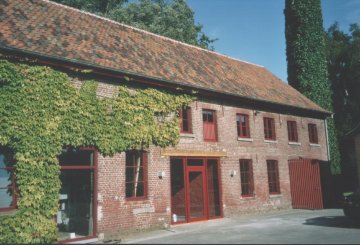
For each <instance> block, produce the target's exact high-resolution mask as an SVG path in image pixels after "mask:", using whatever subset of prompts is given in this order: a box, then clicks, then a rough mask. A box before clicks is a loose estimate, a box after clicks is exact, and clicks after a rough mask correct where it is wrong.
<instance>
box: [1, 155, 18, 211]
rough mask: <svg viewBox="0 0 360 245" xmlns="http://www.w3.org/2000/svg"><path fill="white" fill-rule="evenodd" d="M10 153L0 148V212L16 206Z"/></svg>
mask: <svg viewBox="0 0 360 245" xmlns="http://www.w3.org/2000/svg"><path fill="white" fill-rule="evenodd" d="M13 171H14V168H13V160H12V159H11V154H10V153H9V152H8V151H6V150H5V149H1V148H0V212H2V211H8V210H11V209H15V208H16V194H15V176H14V172H13Z"/></svg>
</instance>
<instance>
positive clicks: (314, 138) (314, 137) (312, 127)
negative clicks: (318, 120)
mask: <svg viewBox="0 0 360 245" xmlns="http://www.w3.org/2000/svg"><path fill="white" fill-rule="evenodd" d="M308 130H309V141H310V143H313V144H318V143H319V141H318V134H317V128H316V124H311V123H309V125H308Z"/></svg>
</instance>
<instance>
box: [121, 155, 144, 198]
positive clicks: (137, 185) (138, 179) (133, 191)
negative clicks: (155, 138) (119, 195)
mask: <svg viewBox="0 0 360 245" xmlns="http://www.w3.org/2000/svg"><path fill="white" fill-rule="evenodd" d="M146 165H147V155H146V152H144V151H127V152H126V177H125V178H126V180H125V183H126V198H134V199H136V198H146V196H147V193H146V192H147V190H146V188H147V186H146V185H147V178H146V176H147V175H146V167H147V166H146Z"/></svg>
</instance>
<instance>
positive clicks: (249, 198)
mask: <svg viewBox="0 0 360 245" xmlns="http://www.w3.org/2000/svg"><path fill="white" fill-rule="evenodd" d="M240 199H241V200H253V199H255V194H254V195H244V196H241V198H240Z"/></svg>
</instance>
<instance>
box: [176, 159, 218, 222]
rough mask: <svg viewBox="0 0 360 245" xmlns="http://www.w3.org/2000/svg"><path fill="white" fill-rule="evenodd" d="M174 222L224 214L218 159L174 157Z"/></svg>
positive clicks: (204, 218) (197, 219) (191, 220)
mask: <svg viewBox="0 0 360 245" xmlns="http://www.w3.org/2000/svg"><path fill="white" fill-rule="evenodd" d="M170 168H171V170H170V171H171V213H172V223H173V224H177V223H187V222H193V221H200V220H207V219H212V218H218V217H222V208H221V206H222V204H221V191H220V166H219V159H217V158H194V157H174V158H171V167H170Z"/></svg>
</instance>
